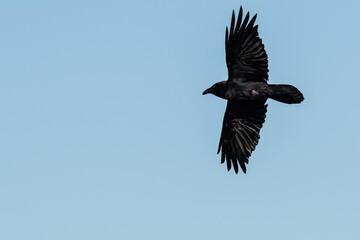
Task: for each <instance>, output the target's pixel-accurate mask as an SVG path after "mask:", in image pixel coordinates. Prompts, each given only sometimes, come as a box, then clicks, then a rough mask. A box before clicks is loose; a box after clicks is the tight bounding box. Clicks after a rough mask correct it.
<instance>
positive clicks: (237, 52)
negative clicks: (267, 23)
mask: <svg viewBox="0 0 360 240" xmlns="http://www.w3.org/2000/svg"><path fill="white" fill-rule="evenodd" d="M242 17H243V10H242V7H240V10H239V14H238V18H237V20H236V16H235V12H234V11H233V12H232V16H231V23H230V29H228V28H226V33H225V50H226V64H227V67H228V72H229V80H230V81H238V82H266V81H267V80H268V72H269V70H268V57H267V54H266V51H265V48H264V44H263V43H262V40H261V38H260V37H259V33H258V25H255V26H254V24H255V21H256V17H257V15H256V14H255V15H254V16H253V17H252V18H251V19H250V13H249V12H247V14H246V16H245V18H244V19H242ZM249 20H250V21H249ZM235 22H236V24H235Z"/></svg>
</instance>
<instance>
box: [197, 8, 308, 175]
mask: <svg viewBox="0 0 360 240" xmlns="http://www.w3.org/2000/svg"><path fill="white" fill-rule="evenodd" d="M242 13H243V12H242V8H241V7H240V11H239V16H238V19H237V22H236V23H235V13H234V12H233V15H232V19H231V26H230V31H228V28H226V36H225V48H226V63H227V67H228V71H229V77H228V80H227V81H221V82H218V83H216V84H214V85H213V86H212V87H210V88H208V89H207V90H205V91H204V93H203V94H207V93H211V94H214V95H215V96H217V97H220V98H223V99H226V100H228V104H227V107H226V111H225V116H224V121H223V128H222V132H221V137H220V143H219V149H218V153H219V152H220V151H221V163H224V162H225V160H226V163H227V168H228V170H230V169H231V166H233V167H234V170H235V172H236V173H238V169H239V166H238V164H239V165H240V167H241V169H242V170H243V172H244V173H246V167H245V163H248V158H249V157H250V155H251V153H252V151H253V150H254V149H255V147H256V145H257V143H258V141H259V139H260V135H259V134H260V129H261V128H262V125H263V123H264V121H265V117H266V116H265V114H266V111H267V110H266V109H267V105H266V104H265V102H266V100H267V99H268V98H271V99H274V100H276V101H279V102H283V103H288V104H291V103H300V102H302V101H303V100H304V97H303V95H302V94H301V92H300V91H299V90H298V89H297V88H295V87H294V86H291V85H284V84H278V85H277V84H268V83H267V80H268V57H267V54H266V52H265V49H264V45H263V44H262V41H261V39H260V38H259V36H258V31H257V25H256V26H254V23H255V19H256V15H255V16H254V17H253V18H252V19H251V20H250V22H249V13H247V14H246V16H245V18H244V20H243V21H242Z"/></svg>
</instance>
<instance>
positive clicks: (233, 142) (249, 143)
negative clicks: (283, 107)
mask: <svg viewBox="0 0 360 240" xmlns="http://www.w3.org/2000/svg"><path fill="white" fill-rule="evenodd" d="M266 108H267V105H265V101H264V100H260V101H251V100H228V104H227V107H226V111H225V116H224V121H223V128H222V131H221V137H220V143H219V149H218V153H219V152H220V150H221V163H224V162H225V160H226V164H227V169H228V171H229V170H230V169H231V165H233V167H234V170H235V172H236V173H238V170H239V167H238V164H240V167H241V169H242V170H243V172H244V173H246V167H245V163H248V159H249V157H250V155H251V153H252V151H254V149H255V147H256V145H257V144H258V141H259V139H260V135H259V133H260V129H261V127H262V125H263V123H264V121H265V117H266V115H265V114H266Z"/></svg>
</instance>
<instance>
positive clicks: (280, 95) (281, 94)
mask: <svg viewBox="0 0 360 240" xmlns="http://www.w3.org/2000/svg"><path fill="white" fill-rule="evenodd" d="M269 86H270V87H271V89H272V91H273V93H272V94H271V96H270V98H271V99H274V100H276V101H279V102H282V103H289V104H291V103H301V102H302V101H303V100H304V96H303V95H302V93H301V92H300V91H299V90H298V89H297V88H296V87H294V86H291V85H283V84H270V85H269Z"/></svg>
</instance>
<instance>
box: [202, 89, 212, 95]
mask: <svg viewBox="0 0 360 240" xmlns="http://www.w3.org/2000/svg"><path fill="white" fill-rule="evenodd" d="M208 93H211V88H208V89H206V90H205V91H204V92H203V94H202V95H205V94H208Z"/></svg>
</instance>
